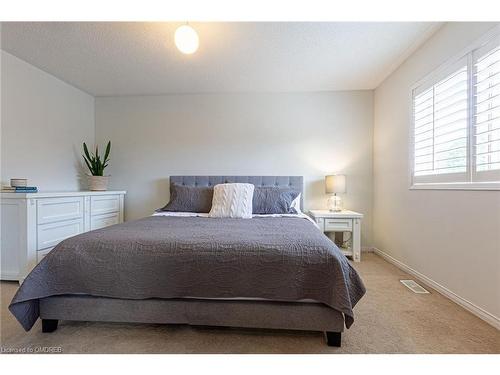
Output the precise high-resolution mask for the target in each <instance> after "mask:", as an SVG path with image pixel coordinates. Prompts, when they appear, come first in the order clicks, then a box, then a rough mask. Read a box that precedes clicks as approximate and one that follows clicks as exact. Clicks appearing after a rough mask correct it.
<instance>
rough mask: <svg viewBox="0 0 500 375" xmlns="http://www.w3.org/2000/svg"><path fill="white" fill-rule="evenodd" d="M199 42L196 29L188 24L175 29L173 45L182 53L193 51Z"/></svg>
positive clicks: (188, 53)
mask: <svg viewBox="0 0 500 375" xmlns="http://www.w3.org/2000/svg"><path fill="white" fill-rule="evenodd" d="M199 44H200V40H199V38H198V34H197V33H196V30H195V29H193V28H192V27H191V26H189V25H182V26H180V27H179V28H178V29H177V30H176V31H175V45H176V46H177V48H178V49H179V51H181V52H182V53H185V54H186V55H190V54H192V53H195V52H196V50H197V49H198V46H199Z"/></svg>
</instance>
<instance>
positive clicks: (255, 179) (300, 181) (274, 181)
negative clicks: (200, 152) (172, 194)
mask: <svg viewBox="0 0 500 375" xmlns="http://www.w3.org/2000/svg"><path fill="white" fill-rule="evenodd" d="M228 182H242V183H250V184H254V185H255V186H278V187H288V188H292V189H294V190H297V191H300V192H301V193H302V194H301V206H303V202H304V200H303V199H304V178H303V177H302V176H170V183H176V184H180V185H188V186H214V185H217V184H224V183H228Z"/></svg>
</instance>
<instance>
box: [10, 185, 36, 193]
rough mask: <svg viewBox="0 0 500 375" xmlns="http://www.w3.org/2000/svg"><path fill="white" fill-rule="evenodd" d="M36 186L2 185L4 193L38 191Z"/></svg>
mask: <svg viewBox="0 0 500 375" xmlns="http://www.w3.org/2000/svg"><path fill="white" fill-rule="evenodd" d="M37 192H38V188H37V187H36V186H2V193H37Z"/></svg>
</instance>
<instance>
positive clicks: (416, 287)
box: [399, 280, 429, 294]
mask: <svg viewBox="0 0 500 375" xmlns="http://www.w3.org/2000/svg"><path fill="white" fill-rule="evenodd" d="M399 281H401V282H402V283H403V285H404V286H406V287H407V288H408V289H410V290H411V291H412V292H413V293H418V294H428V293H429V291H428V290H426V289H425V288H424V287H423V286H421V285H420V284H417V282H416V281H415V280H399Z"/></svg>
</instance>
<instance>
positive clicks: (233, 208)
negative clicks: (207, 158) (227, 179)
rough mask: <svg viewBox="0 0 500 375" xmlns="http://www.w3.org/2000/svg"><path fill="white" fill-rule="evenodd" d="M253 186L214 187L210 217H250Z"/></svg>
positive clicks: (230, 185)
mask: <svg viewBox="0 0 500 375" xmlns="http://www.w3.org/2000/svg"><path fill="white" fill-rule="evenodd" d="M254 188H255V186H254V185H253V184H239V183H235V184H219V185H215V186H214V197H213V199H212V209H211V210H210V213H209V214H208V216H210V217H232V218H241V219H250V218H251V217H252V198H253V191H254Z"/></svg>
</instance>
